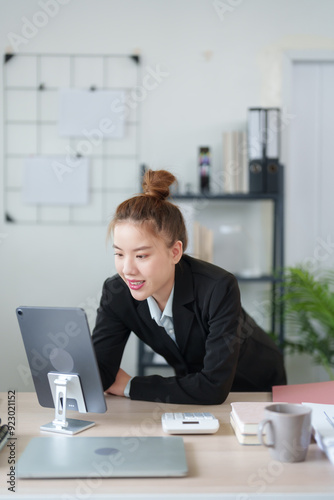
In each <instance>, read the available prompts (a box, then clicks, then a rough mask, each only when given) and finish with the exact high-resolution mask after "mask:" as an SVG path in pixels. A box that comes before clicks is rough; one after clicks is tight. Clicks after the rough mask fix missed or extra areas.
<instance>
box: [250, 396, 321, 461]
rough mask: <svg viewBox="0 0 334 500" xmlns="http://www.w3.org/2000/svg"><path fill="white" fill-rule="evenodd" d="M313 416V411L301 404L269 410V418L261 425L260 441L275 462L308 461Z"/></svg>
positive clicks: (277, 405) (266, 417)
mask: <svg viewBox="0 0 334 500" xmlns="http://www.w3.org/2000/svg"><path fill="white" fill-rule="evenodd" d="M311 412H312V410H311V408H307V407H306V406H304V405H300V404H289V403H275V404H272V405H270V406H266V408H265V410H264V417H265V418H264V420H262V422H260V423H259V428H258V438H259V441H260V443H261V444H263V445H264V446H267V447H268V448H269V452H270V455H271V457H272V458H274V459H275V460H279V461H280V462H302V461H303V460H305V457H306V454H307V450H308V446H309V444H310V441H311V435H312V427H311ZM264 431H266V436H265V437H264Z"/></svg>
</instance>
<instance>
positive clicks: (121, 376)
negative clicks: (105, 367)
mask: <svg viewBox="0 0 334 500" xmlns="http://www.w3.org/2000/svg"><path fill="white" fill-rule="evenodd" d="M130 378H131V376H130V375H129V374H128V373H126V372H125V371H124V370H122V368H120V369H119V370H118V372H117V375H116V379H115V382H114V383H113V384H112V385H111V386H110V387H109V389H107V390H106V392H107V393H108V394H114V395H115V396H124V389H125V387H126V386H127V383H128V382H129V380H130Z"/></svg>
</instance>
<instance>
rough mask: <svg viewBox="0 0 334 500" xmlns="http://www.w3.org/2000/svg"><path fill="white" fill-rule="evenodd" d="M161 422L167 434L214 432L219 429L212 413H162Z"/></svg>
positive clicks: (217, 421)
mask: <svg viewBox="0 0 334 500" xmlns="http://www.w3.org/2000/svg"><path fill="white" fill-rule="evenodd" d="M161 423H162V428H163V430H164V432H167V434H214V433H215V432H217V431H218V429H219V420H218V419H217V418H216V417H214V416H213V415H212V413H190V412H189V413H163V414H162V416H161Z"/></svg>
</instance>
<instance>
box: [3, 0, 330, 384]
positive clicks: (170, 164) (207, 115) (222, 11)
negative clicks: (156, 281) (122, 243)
mask: <svg viewBox="0 0 334 500" xmlns="http://www.w3.org/2000/svg"><path fill="white" fill-rule="evenodd" d="M40 11H42V12H48V14H47V21H46V22H42V23H39V24H43V25H42V26H39V27H37V28H36V26H35V29H31V31H30V32H29V29H28V28H27V25H29V23H34V22H35V23H36V21H37V23H36V24H38V19H39V18H38V12H40ZM333 18H334V2H332V1H331V0H320V1H319V0H280V2H276V1H275V0H244V1H242V0H240V1H236V0H233V1H232V0H225V1H213V0H38V1H36V0H11V1H10V2H9V1H7V0H0V46H1V49H2V51H3V52H5V51H6V50H7V49H8V47H9V46H10V45H11V44H12V45H13V42H14V41H15V40H16V42H15V43H16V47H14V48H15V49H16V51H17V52H25V53H29V52H32V53H85V54H96V53H99V54H101V53H121V54H124V53H125V54H129V53H134V52H139V53H140V54H141V56H142V61H143V65H142V78H144V77H145V75H146V74H147V73H148V72H155V75H156V81H157V83H158V85H156V86H155V88H154V89H151V90H149V91H148V92H147V96H146V97H145V99H144V100H143V101H142V102H141V119H142V127H141V137H140V156H141V161H142V162H145V163H147V164H148V165H150V166H151V167H152V168H160V167H163V168H169V169H171V170H172V171H173V172H174V173H176V174H177V176H178V178H179V181H180V185H181V188H182V187H184V186H185V184H186V183H190V184H191V185H192V187H193V188H195V187H196V185H197V177H196V156H197V147H198V146H199V145H203V144H209V145H210V146H211V148H212V153H213V168H214V170H218V169H219V168H220V167H221V162H222V147H221V146H222V133H223V131H224V130H228V129H231V128H244V126H245V123H246V110H247V108H248V107H249V106H258V105H263V106H271V105H273V106H280V105H281V104H282V94H281V89H282V68H281V54H282V52H283V51H284V50H288V49H296V48H297V49H333V48H334V38H333V26H332V20H333ZM40 19H42V18H40ZM43 19H44V20H45V16H44V17H43ZM29 33H30V34H29ZM13 34H14V35H13ZM15 35H17V37H15ZM1 127H2V124H1ZM285 133H288V127H287V130H286V131H285ZM1 137H2V134H1ZM1 149H2V148H1ZM1 165H2V159H1ZM1 172H2V170H1ZM117 175H122V172H117ZM0 177H1V180H0V182H1V190H0V192H1V193H2V175H1V176H0ZM124 195H125V196H128V193H124ZM0 221H1V222H0V292H1V306H0V307H1V316H0V317H1V323H0V328H1V330H0V336H1V349H0V357H1V360H0V390H6V389H8V388H9V387H11V388H16V389H18V390H30V389H31V388H32V385H31V381H30V379H29V377H28V376H26V375H24V367H26V366H27V362H26V357H25V353H24V350H23V346H22V342H21V338H20V334H19V330H18V326H17V323H16V318H15V313H14V311H15V308H16V307H17V306H18V305H37V304H38V305H58V306H61V305H64V306H73V305H80V306H82V307H84V308H85V309H86V311H87V313H88V316H89V320H90V323H91V326H92V325H93V324H94V317H95V310H96V307H97V305H98V300H99V294H100V290H101V286H102V283H103V280H104V279H105V278H106V277H107V276H109V275H111V274H112V273H113V272H114V265H113V257H112V252H111V251H110V248H107V247H106V245H105V228H104V227H103V226H96V227H92V226H88V227H80V226H50V227H48V226H36V225H15V224H4V223H3V213H2V208H1V213H0ZM286 237H287V238H288V239H289V238H294V237H296V234H287V235H286ZM298 237H302V236H300V235H298ZM135 348H136V345H135V340H132V341H131V343H130V345H129V347H128V348H127V351H126V356H125V358H124V365H123V366H124V368H125V369H126V370H128V371H129V372H130V373H134V370H135V364H136V356H135V355H136V350H135ZM289 369H291V370H293V367H291V368H289ZM291 377H292V378H291V380H293V373H291Z"/></svg>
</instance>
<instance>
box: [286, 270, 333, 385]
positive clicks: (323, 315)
mask: <svg viewBox="0 0 334 500" xmlns="http://www.w3.org/2000/svg"><path fill="white" fill-rule="evenodd" d="M282 285H283V296H282V301H283V307H284V315H285V318H286V335H285V337H286V338H285V340H284V345H283V347H284V348H285V350H286V351H287V352H302V353H308V354H310V355H311V356H312V358H313V359H314V361H315V362H316V363H318V364H321V365H322V366H323V367H324V368H325V370H326V371H327V373H328V375H329V378H330V379H331V380H334V272H333V271H332V270H322V271H314V272H311V271H310V270H309V269H307V268H305V267H303V266H296V267H287V268H285V269H284V273H283V282H282Z"/></svg>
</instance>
